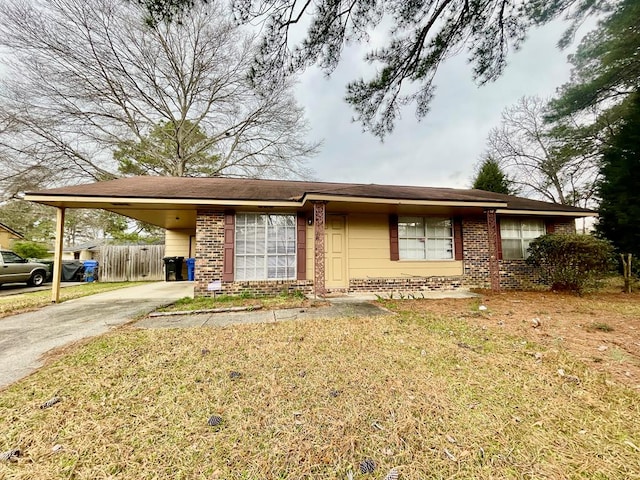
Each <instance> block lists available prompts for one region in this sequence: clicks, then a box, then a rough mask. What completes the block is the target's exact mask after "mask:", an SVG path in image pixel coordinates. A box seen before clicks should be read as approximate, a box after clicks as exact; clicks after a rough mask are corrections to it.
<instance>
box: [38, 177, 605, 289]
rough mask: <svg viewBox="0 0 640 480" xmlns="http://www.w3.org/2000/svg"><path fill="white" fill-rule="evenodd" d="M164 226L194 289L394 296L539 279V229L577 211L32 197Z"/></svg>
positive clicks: (406, 191) (96, 193)
mask: <svg viewBox="0 0 640 480" xmlns="http://www.w3.org/2000/svg"><path fill="white" fill-rule="evenodd" d="M26 198H27V199H28V200H32V201H35V202H39V203H43V204H47V205H52V206H55V207H59V218H60V217H62V220H64V209H65V208H101V209H105V210H109V211H112V212H116V213H120V214H122V215H126V216H129V217H131V218H135V219H138V220H143V221H146V222H149V223H152V224H154V225H158V226H161V227H163V228H165V229H166V230H167V234H166V255H168V256H184V257H195V258H196V270H195V279H196V280H195V293H196V294H197V295H207V294H209V293H210V292H211V291H212V290H213V289H215V290H216V291H218V290H221V291H222V292H225V293H239V292H243V291H254V292H264V293H266V292H278V291H282V290H284V289H298V290H302V291H304V292H306V293H312V292H315V293H316V294H319V295H323V294H325V293H327V292H333V291H344V292H395V291H405V292H406V291H413V292H415V291H421V290H435V289H455V288H458V287H460V286H462V285H464V286H482V287H491V288H494V289H499V288H517V287H521V286H526V285H527V282H532V281H535V278H534V276H533V272H532V271H531V269H530V268H528V267H527V265H526V264H525V262H524V257H525V255H526V249H527V246H528V244H529V242H530V241H531V240H532V239H533V238H536V237H538V236H539V235H542V234H544V233H550V232H574V231H575V219H576V218H579V217H586V216H593V215H595V213H594V212H593V211H591V210H586V209H583V208H576V207H569V206H565V205H557V204H553V203H547V202H541V201H536V200H530V199H526V198H520V197H515V196H511V195H503V194H497V193H490V192H484V191H481V190H464V189H451V188H430V187H417V186H395V185H366V184H351V183H325V182H300V181H280V180H248V179H237V178H167V177H133V178H122V179H117V180H112V181H106V182H98V183H93V184H88V185H79V186H73V187H64V188H56V189H51V190H44V191H40V192H32V193H28V194H27V197H26Z"/></svg>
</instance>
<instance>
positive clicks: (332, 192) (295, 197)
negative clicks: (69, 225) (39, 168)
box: [27, 177, 593, 214]
mask: <svg viewBox="0 0 640 480" xmlns="http://www.w3.org/2000/svg"><path fill="white" fill-rule="evenodd" d="M27 195H37V196H39V197H42V196H47V197H52V199H53V198H55V197H59V196H76V197H107V198H150V199H159V198H162V199H184V200H194V201H197V200H229V201H247V200H257V201H284V202H286V201H296V202H299V201H300V200H302V199H303V198H304V197H305V196H306V195H326V196H335V197H359V198H365V199H366V198H372V199H373V198H377V199H398V200H419V201H451V202H480V203H488V204H499V203H506V204H507V205H508V207H507V208H508V209H512V210H538V211H550V212H567V213H571V212H574V213H578V214H579V213H583V214H584V213H593V212H592V211H591V210H588V209H584V208H578V207H571V206H567V205H559V204H555V203H549V202H542V201H538V200H530V199H527V198H522V197H516V196H512V195H504V194H499V193H492V192H485V191H483V190H472V189H466V190H465V189H455V188H434V187H418V186H398V185H376V184H356V183H331V182H303V181H292V180H255V179H242V178H221V177H214V178H185V177H128V178H120V179H116V180H110V181H106V182H97V183H91V184H85V185H77V186H72V187H61V188H53V189H49V190H42V191H38V192H29V193H28V194H27Z"/></svg>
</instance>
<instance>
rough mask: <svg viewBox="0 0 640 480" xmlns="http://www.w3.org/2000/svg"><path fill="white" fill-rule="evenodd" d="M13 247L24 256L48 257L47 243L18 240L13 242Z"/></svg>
mask: <svg viewBox="0 0 640 480" xmlns="http://www.w3.org/2000/svg"><path fill="white" fill-rule="evenodd" d="M11 249H12V250H13V251H14V252H16V253H17V254H18V255H20V256H21V257H23V258H47V257H49V253H48V251H47V250H48V249H47V247H46V246H45V245H42V244H41V243H37V242H30V241H27V240H18V241H15V242H13V243H12V244H11Z"/></svg>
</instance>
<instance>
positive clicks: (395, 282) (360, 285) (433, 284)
mask: <svg viewBox="0 0 640 480" xmlns="http://www.w3.org/2000/svg"><path fill="white" fill-rule="evenodd" d="M462 285H463V277H462V276H454V277H411V278H352V279H350V280H349V292H357V293H365V292H366V293H396V292H431V291H442V290H457V289H458V288H460V287H462Z"/></svg>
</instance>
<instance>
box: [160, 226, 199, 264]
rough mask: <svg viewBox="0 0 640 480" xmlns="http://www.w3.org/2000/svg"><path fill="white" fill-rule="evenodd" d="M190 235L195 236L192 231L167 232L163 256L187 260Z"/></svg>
mask: <svg viewBox="0 0 640 480" xmlns="http://www.w3.org/2000/svg"><path fill="white" fill-rule="evenodd" d="M191 235H195V232H194V231H193V230H167V232H166V234H165V239H164V245H165V256H167V257H185V258H188V257H189V254H190V252H189V238H190V236H191Z"/></svg>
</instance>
